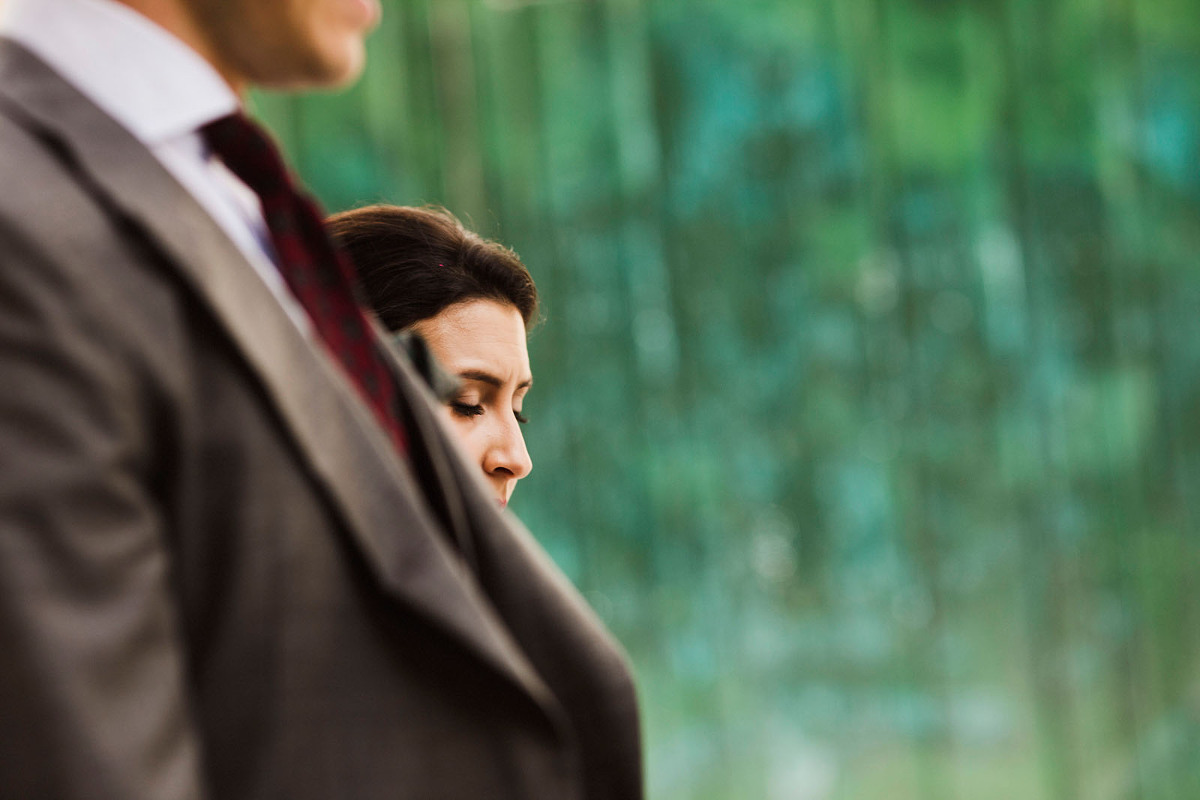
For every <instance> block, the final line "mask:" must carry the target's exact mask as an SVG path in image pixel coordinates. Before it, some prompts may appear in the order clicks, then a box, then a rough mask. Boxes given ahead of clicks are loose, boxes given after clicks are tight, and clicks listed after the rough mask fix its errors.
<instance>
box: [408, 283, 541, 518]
mask: <svg viewBox="0 0 1200 800" xmlns="http://www.w3.org/2000/svg"><path fill="white" fill-rule="evenodd" d="M413 330H414V331H416V332H417V333H419V334H420V335H421V336H422V337H423V338H424V339H425V341H426V342H427V343H428V344H429V349H430V350H431V351H433V355H434V356H435V357H436V358H437V360H438V361H440V362H441V364H442V366H443V367H445V368H446V369H447V370H448V371H449V372H450V373H451V374H453V375H456V376H458V378H459V380H460V381H461V382H462V387H461V388H460V389H459V392H458V394H457V395H456V396H455V397H454V399H453V401H451V403H450V404H449V405H448V406H447V407H446V413H447V415H448V417H449V419H450V422H451V423H452V424H453V426H454V428H455V430H457V431H458V434H459V438H460V439H461V441H462V442H463V444H465V445H466V448H467V452H468V453H470V455H471V458H472V459H473V460H474V461H475V462H476V463H478V464H479V466H480V468H481V469H482V470H483V474H484V475H485V476H486V477H487V480H488V483H489V484H490V485H491V487H492V489H493V490H494V492H495V495H496V499H497V500H498V501H499V502H500V505H506V504H507V503H508V499H509V498H510V497H511V496H512V492H513V488H514V487H516V485H517V481H519V480H520V479H521V478H524V477H525V476H526V475H528V474H529V470H530V469H532V468H533V463H532V462H531V461H530V460H529V451H527V450H526V449H525V437H524V436H523V435H522V433H521V425H522V424H524V422H525V418H524V417H522V416H521V406H522V404H523V403H524V401H525V393H526V392H528V391H529V386H530V384H531V383H532V381H533V379H532V376H531V374H530V371H529V351H528V349H527V348H526V346H525V323H524V321H523V320H522V319H521V313H520V312H519V311H517V309H516V308H515V307H514V306H511V305H508V304H506V303H500V302H497V301H495V300H468V301H466V302H463V303H458V304H456V305H452V306H450V307H449V308H446V309H445V310H443V311H442V312H441V313H440V314H438V315H437V316H435V317H431V318H429V319H426V320H422V321H421V322H418V323H417V324H415V325H413Z"/></svg>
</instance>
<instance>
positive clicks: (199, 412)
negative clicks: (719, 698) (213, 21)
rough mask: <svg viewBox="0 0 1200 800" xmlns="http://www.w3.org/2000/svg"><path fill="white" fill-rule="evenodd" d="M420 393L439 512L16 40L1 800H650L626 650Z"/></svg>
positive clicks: (2, 480)
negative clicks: (494, 493) (643, 799)
mask: <svg viewBox="0 0 1200 800" xmlns="http://www.w3.org/2000/svg"><path fill="white" fill-rule="evenodd" d="M395 369H396V376H397V380H398V383H399V386H400V389H401V393H402V395H403V397H404V399H405V401H406V403H407V406H408V408H409V413H410V414H411V417H412V420H411V424H412V433H411V436H412V438H413V441H414V447H415V450H416V451H417V452H418V453H423V454H424V455H423V456H421V457H422V459H425V460H424V461H423V464H424V470H423V471H424V472H425V473H427V475H426V480H427V481H430V482H432V483H433V484H434V485H435V486H436V487H437V488H436V492H435V494H437V495H440V497H439V499H438V500H437V501H436V503H435V505H437V506H438V507H439V508H440V510H439V511H436V512H435V511H434V510H432V508H431V503H430V502H429V501H428V500H426V496H425V493H424V492H423V491H422V490H421V488H420V482H419V481H418V480H416V478H415V476H414V474H413V472H412V470H411V469H410V467H409V466H408V464H407V463H406V461H405V460H403V459H401V458H399V457H398V456H397V455H396V454H395V453H394V452H393V450H392V449H391V447H390V445H389V444H388V442H387V440H386V439H385V437H384V436H383V435H382V433H381V431H380V430H379V429H378V427H377V426H376V423H375V421H374V419H373V417H372V415H371V414H370V412H369V411H368V410H367V409H366V407H365V406H363V405H362V403H361V402H360V401H359V400H358V398H357V396H356V395H355V393H354V390H353V388H352V387H351V386H350V385H349V383H348V382H347V380H346V379H345V378H344V377H343V376H342V375H341V373H340V372H338V370H337V369H336V368H335V367H334V366H333V365H332V364H331V363H330V361H329V360H328V358H327V356H325V355H324V353H323V351H321V350H320V349H319V348H315V347H314V346H313V345H312V344H311V343H310V342H309V341H307V340H306V339H305V338H304V336H303V335H302V334H301V333H299V332H298V330H297V328H296V327H295V326H294V325H293V324H292V322H291V321H290V320H289V319H288V318H287V316H286V314H285V313H284V312H283V311H282V309H281V308H280V307H279V305H278V303H277V302H276V301H275V300H274V298H273V297H272V296H271V294H270V292H269V291H268V290H267V288H266V287H265V286H264V285H263V284H262V282H261V281H260V280H259V279H258V278H257V276H255V275H254V274H253V272H252V271H251V268H250V267H249V265H248V264H246V263H245V261H244V260H243V258H242V257H241V256H240V255H239V253H238V251H237V249H236V248H235V247H234V246H233V244H232V243H231V242H230V241H228V239H227V238H226V237H225V236H224V235H223V234H222V232H221V231H220V229H219V228H218V227H217V226H216V225H215V224H214V223H213V222H212V220H211V219H210V218H209V217H208V216H207V215H206V214H205V213H204V212H203V211H202V210H201V209H200V207H199V206H198V205H197V204H196V203H195V201H194V200H193V199H192V198H191V197H190V196H189V195H188V194H187V192H185V191H184V190H183V189H182V188H181V187H180V186H179V185H178V184H177V183H176V182H175V181H174V180H173V179H172V178H171V176H170V175H169V173H167V172H166V171H165V170H164V169H163V168H162V167H161V166H160V165H159V163H158V162H157V161H156V160H155V159H154V157H153V156H151V155H150V153H148V152H147V151H146V150H145V149H144V148H143V147H142V146H141V145H139V144H138V143H137V142H136V141H135V140H134V139H133V138H132V137H131V136H130V135H129V134H128V133H127V132H126V131H125V130H124V129H122V128H120V127H119V126H118V125H117V124H116V123H115V122H114V121H112V120H111V119H110V118H108V117H107V116H105V115H104V114H103V113H102V112H101V111H100V110H99V109H97V108H96V107H95V106H93V105H92V104H91V103H89V102H88V101H87V100H86V99H85V98H83V97H82V96H81V95H79V94H78V93H77V92H76V91H75V90H74V89H73V88H72V87H71V86H69V85H68V84H66V83H65V82H64V81H62V80H61V79H60V78H59V77H58V76H57V75H56V74H55V73H53V72H52V71H51V70H50V69H49V68H48V67H46V66H45V65H44V64H43V63H42V62H40V61H39V60H38V59H36V58H35V57H34V56H33V55H31V54H30V53H28V52H27V51H25V50H23V49H22V48H21V47H19V46H17V45H15V44H14V43H12V42H8V41H5V40H2V39H0V797H3V798H39V799H40V798H72V799H73V798H119V799H120V800H139V799H140V798H202V797H213V798H287V799H288V800H303V799H304V798H385V797H386V798H430V800H432V799H433V798H439V799H444V798H472V799H473V800H476V799H478V798H534V797H537V798H634V797H639V796H640V794H641V791H642V790H641V764H640V745H639V740H638V736H639V734H638V720H637V711H636V702H635V697H634V691H633V687H632V682H631V679H630V675H629V670H628V668H627V665H626V661H625V658H624V656H623V655H622V653H621V651H620V649H619V648H618V647H617V646H616V645H615V643H614V642H613V641H612V639H611V638H610V637H609V636H608V635H607V634H606V633H605V631H604V630H603V628H602V626H601V625H600V624H599V623H598V622H597V620H596V619H595V617H594V616H593V615H592V613H591V612H590V611H589V609H588V608H587V607H586V605H585V604H584V603H583V602H582V600H581V599H580V598H579V596H578V595H577V593H576V592H575V591H574V590H573V589H572V587H571V586H570V585H569V584H568V583H567V582H566V581H565V580H564V579H563V578H562V577H561V575H560V574H559V573H558V571H557V570H555V568H554V567H553V566H552V565H551V563H550V562H549V560H548V559H547V558H546V556H545V555H544V553H543V552H542V550H541V549H540V548H539V547H538V546H537V544H536V543H535V542H534V541H533V539H532V538H531V537H530V536H529V534H528V533H527V532H526V531H525V530H524V529H522V528H521V527H520V525H519V524H518V523H516V522H515V521H514V520H513V519H512V518H511V517H508V516H506V515H504V514H503V513H502V512H500V511H499V510H498V509H497V508H495V506H494V504H493V503H492V501H491V500H490V499H489V498H488V496H487V495H486V494H485V492H484V491H483V490H482V489H481V480H480V479H479V478H478V477H477V476H476V475H475V469H474V468H473V467H471V466H470V465H468V464H467V463H466V462H465V461H464V460H463V459H462V458H461V457H460V456H458V454H457V451H456V450H455V448H454V446H453V445H452V444H450V443H449V442H448V440H447V438H446V436H445V434H444V432H443V430H442V428H441V426H440V425H439V424H438V422H437V421H436V419H435V413H436V408H435V405H434V402H433V400H432V398H431V396H430V395H429V393H428V391H427V390H426V389H425V388H424V386H423V385H422V383H421V381H420V379H419V378H417V377H416V376H415V375H414V374H413V372H412V370H411V368H410V367H409V366H408V365H407V364H406V363H401V362H400V361H397V362H396V364H395ZM440 520H444V522H443V521H440Z"/></svg>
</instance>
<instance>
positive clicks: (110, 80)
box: [0, 0, 239, 147]
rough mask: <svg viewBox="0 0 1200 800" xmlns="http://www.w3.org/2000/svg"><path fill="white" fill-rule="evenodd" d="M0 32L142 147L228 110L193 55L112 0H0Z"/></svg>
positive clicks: (229, 102)
mask: <svg viewBox="0 0 1200 800" xmlns="http://www.w3.org/2000/svg"><path fill="white" fill-rule="evenodd" d="M0 11H2V13H0V34H3V35H4V36H7V37H9V38H11V39H13V40H15V41H17V42H18V43H20V44H22V45H24V46H25V47H27V48H28V49H29V50H31V51H33V52H34V53H36V54H37V55H38V56H40V57H41V58H42V59H43V60H44V61H46V62H47V63H48V64H50V66H51V67H53V68H54V69H56V70H57V71H58V72H59V73H60V74H61V75H62V76H63V77H64V78H65V79H66V80H68V81H69V82H70V83H72V84H73V85H74V86H75V87H76V88H77V89H79V90H80V91H81V92H83V94H84V95H86V96H87V97H88V99H90V100H91V101H92V102H94V103H95V104H96V105H98V106H99V107H100V108H102V109H103V110H104V111H105V112H107V113H108V114H109V116H111V117H113V118H114V119H115V120H116V121H117V122H119V123H120V124H121V125H123V126H124V127H125V128H126V129H127V130H129V132H130V133H132V134H133V135H134V136H135V137H136V138H137V139H138V140H139V141H141V142H142V143H143V144H145V145H147V146H148V147H153V146H155V145H158V144H162V143H164V142H166V141H169V140H171V139H174V138H176V137H179V136H184V135H187V134H190V133H192V132H194V131H195V130H196V129H197V128H199V127H200V126H201V125H203V124H205V123H207V122H211V121H212V120H214V119H217V118H218V117H223V116H225V115H227V114H232V113H233V112H234V111H236V110H237V109H238V107H239V102H238V97H237V95H236V94H234V92H233V90H232V89H230V88H229V85H228V84H226V83H225V81H224V80H222V79H221V76H220V75H219V74H217V71H216V70H215V69H213V67H212V66H211V65H210V64H209V63H208V62H207V61H205V60H204V59H203V58H202V57H201V56H200V55H199V54H198V53H196V52H195V51H194V50H192V49H191V48H190V47H188V46H187V45H185V44H184V43H183V42H181V41H180V40H179V39H177V38H175V37H174V36H172V35H171V34H170V33H167V32H166V31H165V30H164V29H162V28H161V27H159V26H158V25H156V24H155V23H153V22H151V21H150V20H148V19H147V18H146V17H144V16H142V15H141V14H139V13H138V12H136V11H134V10H132V9H131V8H129V7H128V6H125V5H123V4H121V3H118V2H115V0H0Z"/></svg>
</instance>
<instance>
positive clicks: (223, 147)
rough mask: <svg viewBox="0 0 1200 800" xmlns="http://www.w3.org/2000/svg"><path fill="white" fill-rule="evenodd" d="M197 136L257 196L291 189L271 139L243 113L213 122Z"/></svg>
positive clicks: (288, 178)
mask: <svg viewBox="0 0 1200 800" xmlns="http://www.w3.org/2000/svg"><path fill="white" fill-rule="evenodd" d="M200 133H201V135H202V136H203V137H204V141H205V142H206V143H207V144H208V146H209V148H210V149H211V150H212V151H213V153H215V154H216V155H217V157H218V158H220V159H221V160H222V161H223V162H225V166H226V167H228V168H229V171H230V172H232V173H233V174H234V175H236V176H238V177H239V178H241V179H242V181H243V182H244V183H245V184H246V185H247V186H249V187H250V188H251V189H253V190H254V192H255V193H256V194H258V196H259V197H264V198H265V197H267V196H270V195H272V194H275V193H277V192H281V191H288V190H291V188H292V182H291V178H290V177H289V175H288V171H287V167H286V166H285V165H284V163H283V158H282V157H280V155H279V151H278V150H277V149H276V148H275V145H274V144H273V143H272V142H271V137H270V136H268V135H267V133H266V132H265V131H264V130H263V129H262V128H260V127H259V126H258V125H256V124H255V123H254V122H253V121H252V120H251V119H250V118H249V117H247V116H246V115H245V114H242V113H241V112H238V113H236V114H230V115H229V116H227V117H221V118H220V119H216V120H213V121H212V122H210V123H208V124H207V125H204V126H203V127H202V128H201V129H200Z"/></svg>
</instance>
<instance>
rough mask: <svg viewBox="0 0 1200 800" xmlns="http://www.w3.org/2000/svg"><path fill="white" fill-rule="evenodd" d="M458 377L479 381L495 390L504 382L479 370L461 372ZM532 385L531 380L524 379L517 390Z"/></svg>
mask: <svg viewBox="0 0 1200 800" xmlns="http://www.w3.org/2000/svg"><path fill="white" fill-rule="evenodd" d="M458 377H460V378H462V379H464V380H468V381H479V382H480V383H486V384H487V385H488V386H495V387H496V388H497V389H499V388H500V387H501V386H503V385H504V381H502V380H500V379H499V378H497V377H496V376H495V375H493V374H492V373H490V372H484V371H483V370H481V369H468V370H463V371H462V372H460V373H458ZM532 385H533V378H526V379H525V380H523V381H521V382H520V383H518V384H517V388H518V389H525V388H528V387H529V386H532Z"/></svg>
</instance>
